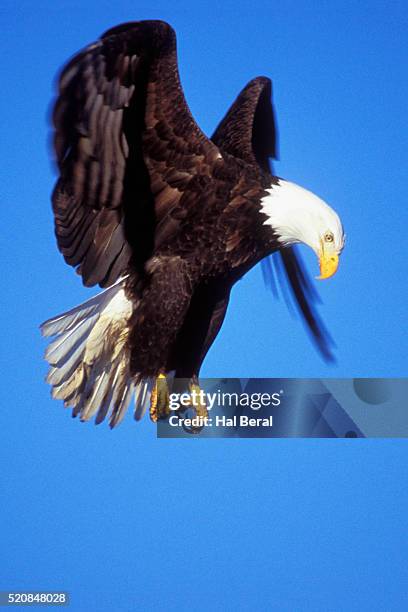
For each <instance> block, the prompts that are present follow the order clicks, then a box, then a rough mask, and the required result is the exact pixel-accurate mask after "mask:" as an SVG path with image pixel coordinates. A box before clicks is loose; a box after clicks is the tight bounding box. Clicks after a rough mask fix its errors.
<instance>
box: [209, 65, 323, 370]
mask: <svg viewBox="0 0 408 612" xmlns="http://www.w3.org/2000/svg"><path fill="white" fill-rule="evenodd" d="M271 92H272V87H271V81H270V80H269V79H268V78H266V77H258V78H256V79H253V80H252V81H250V83H248V85H247V86H246V87H245V88H244V89H243V90H242V92H241V93H240V94H239V96H238V97H237V99H236V100H235V102H234V103H233V105H232V106H231V108H230V109H229V111H228V112H227V114H226V115H225V117H224V119H223V120H222V121H221V123H220V124H219V126H218V127H217V129H216V130H215V132H214V134H213V136H212V140H213V142H214V143H215V144H216V145H217V146H218V147H219V148H220V150H221V151H227V152H228V153H231V154H232V155H235V157H239V158H241V159H243V160H245V161H247V162H248V163H257V164H258V166H259V168H260V170H261V175H262V178H263V181H265V183H266V186H269V185H268V184H267V183H269V184H270V182H271V180H273V177H272V175H271V174H270V172H271V167H270V159H271V158H276V157H277V127H276V121H275V114H274V109H273V106H272V101H271ZM261 266H262V271H263V274H264V278H265V282H266V284H267V285H268V286H269V287H270V288H271V289H272V291H273V292H274V294H275V295H276V296H277V295H278V292H277V286H276V285H277V283H279V285H280V287H281V289H282V292H283V294H284V295H285V297H286V296H287V295H288V293H289V296H290V297H291V298H292V300H293V301H294V303H295V305H296V308H297V310H298V312H299V313H300V314H301V317H302V319H303V321H304V322H305V324H306V326H307V329H308V331H309V332H310V334H311V337H312V338H313V340H314V342H315V345H316V346H317V348H318V349H319V351H320V353H321V355H322V356H323V357H324V359H326V360H327V361H331V360H333V355H332V352H331V346H333V341H332V339H331V337H330V335H329V333H328V331H327V329H326V328H325V326H324V324H323V322H322V320H321V319H320V317H319V315H318V312H317V310H316V307H315V305H316V303H317V302H318V301H319V299H318V296H317V293H316V291H315V289H314V287H313V284H312V282H311V280H310V278H309V277H308V275H307V272H306V270H305V268H304V266H303V263H302V260H301V257H300V255H299V254H298V253H297V252H296V249H295V248H294V247H288V248H285V249H282V250H281V251H278V252H277V253H275V254H274V255H272V256H270V257H266V258H265V259H264V260H263V261H262V262H261ZM274 269H275V272H276V274H274ZM287 288H288V289H289V292H288V291H287ZM286 301H287V303H288V305H289V304H290V302H289V300H288V299H287V300H286Z"/></svg>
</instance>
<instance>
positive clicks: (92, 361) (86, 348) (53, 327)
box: [41, 278, 153, 427]
mask: <svg viewBox="0 0 408 612" xmlns="http://www.w3.org/2000/svg"><path fill="white" fill-rule="evenodd" d="M124 281H125V279H123V278H122V279H119V281H117V282H116V283H115V284H114V285H112V286H111V287H109V288H108V289H106V290H105V291H103V292H102V293H100V294H99V295H97V296H95V297H93V298H92V299H90V300H88V301H87V302H84V303H83V304H81V305H79V306H77V307H76V308H73V309H72V310H70V311H68V312H66V313H64V314H61V315H58V316H57V317H54V318H53V319H49V320H48V321H46V322H45V323H43V324H42V325H41V331H42V333H43V335H44V336H55V339H54V340H53V342H52V343H51V344H50V345H49V346H48V348H47V350H46V353H45V358H46V359H47V361H48V362H49V364H50V365H51V366H52V367H51V369H50V371H49V373H48V376H47V382H49V383H50V384H51V385H52V387H53V388H52V396H53V397H54V398H56V399H62V400H64V404H65V406H70V407H72V408H73V416H77V415H79V416H80V419H81V420H82V421H88V420H89V419H91V418H92V417H93V416H94V415H95V414H96V418H95V422H96V423H101V422H102V421H103V420H104V419H105V417H106V416H107V415H110V419H109V424H110V426H111V427H114V426H115V425H118V424H119V423H120V422H121V421H122V419H123V417H124V415H125V413H126V410H127V408H128V406H129V404H130V401H131V399H132V396H133V395H134V394H135V396H136V401H135V418H136V419H139V418H141V416H143V414H144V412H145V410H146V406H147V404H148V401H149V398H150V392H151V389H152V386H153V381H151V380H150V379H149V380H144V381H141V382H140V383H138V384H135V383H134V382H133V380H132V378H131V376H130V372H129V349H128V347H127V339H128V334H129V327H128V323H129V319H130V317H131V315H132V312H133V309H134V304H133V303H132V301H131V300H129V299H128V298H127V296H126V294H125V290H124Z"/></svg>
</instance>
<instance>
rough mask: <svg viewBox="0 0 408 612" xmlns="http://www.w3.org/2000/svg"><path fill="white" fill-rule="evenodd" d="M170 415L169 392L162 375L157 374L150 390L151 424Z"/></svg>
mask: <svg viewBox="0 0 408 612" xmlns="http://www.w3.org/2000/svg"><path fill="white" fill-rule="evenodd" d="M169 414H170V406H169V390H168V387H167V381H166V377H165V375H164V374H159V375H158V377H157V378H156V383H155V385H154V387H153V389H152V394H151V398H150V418H151V420H152V421H153V423H157V421H158V420H159V419H167V417H168V416H169Z"/></svg>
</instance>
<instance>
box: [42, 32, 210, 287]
mask: <svg viewBox="0 0 408 612" xmlns="http://www.w3.org/2000/svg"><path fill="white" fill-rule="evenodd" d="M53 121H54V127H55V137H54V145H55V152H56V160H57V164H58V169H59V172H60V177H59V179H58V181H57V184H56V187H55V189H54V193H53V210H54V215H55V231H56V237H57V242H58V247H59V249H60V251H61V252H62V254H63V255H64V258H65V260H66V261H67V263H69V264H70V265H72V266H75V267H77V270H78V272H79V273H80V274H81V275H82V278H83V282H84V284H85V285H88V286H91V285H94V284H96V283H98V284H99V285H101V286H102V287H104V286H108V285H110V284H112V283H113V282H114V281H115V280H116V279H117V278H118V277H119V276H120V275H121V274H123V273H124V272H125V271H126V270H127V268H128V266H129V262H132V265H133V268H134V270H135V271H138V270H141V269H142V268H143V263H144V262H145V260H146V259H147V258H148V257H149V256H150V255H151V253H152V251H153V249H154V244H155V233H156V229H157V227H158V226H159V227H160V228H161V232H162V233H163V231H164V233H166V234H168V233H169V231H172V230H171V228H170V229H169V226H171V223H172V220H171V218H170V216H169V212H170V211H171V210H172V208H173V207H174V206H176V205H177V203H178V201H179V200H180V198H181V195H182V194H183V192H184V190H185V189H186V188H187V185H188V183H189V181H190V180H191V179H192V177H193V176H194V175H196V174H197V173H202V174H207V175H208V174H209V173H210V167H211V164H212V161H213V160H215V159H216V157H217V155H218V150H217V148H216V146H215V145H214V144H212V143H211V142H210V141H209V140H208V139H207V138H206V137H205V136H204V134H203V133H202V132H201V131H200V129H199V128H198V126H197V124H196V123H195V121H194V119H193V118H192V116H191V114H190V111H189V109H188V107H187V104H186V101H185V98H184V95H183V92H182V89H181V85H180V80H179V75H178V69H177V54H176V39H175V34H174V31H173V30H172V29H171V27H170V26H169V25H168V24H166V23H164V22H160V21H145V22H136V23H129V24H124V25H121V26H118V27H116V28H113V29H112V30H109V31H108V32H106V33H105V34H104V35H103V36H102V37H101V39H100V40H99V41H97V42H96V43H94V44H92V45H89V46H88V47H87V48H86V49H84V50H83V51H82V52H80V53H78V54H77V55H76V56H75V57H74V58H73V59H72V60H71V61H70V62H69V63H68V64H67V66H66V67H65V68H64V69H63V71H62V74H61V76H60V79H59V95H58V99H57V101H56V104H55V108H54V114H53ZM173 230H174V228H173Z"/></svg>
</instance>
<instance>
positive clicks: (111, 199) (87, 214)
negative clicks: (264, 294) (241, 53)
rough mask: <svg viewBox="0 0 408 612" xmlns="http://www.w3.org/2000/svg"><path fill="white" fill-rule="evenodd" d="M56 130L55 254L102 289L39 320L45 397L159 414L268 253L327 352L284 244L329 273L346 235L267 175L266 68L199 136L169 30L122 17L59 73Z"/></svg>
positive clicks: (105, 412) (306, 196) (91, 407)
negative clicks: (163, 396) (165, 386)
mask: <svg viewBox="0 0 408 612" xmlns="http://www.w3.org/2000/svg"><path fill="white" fill-rule="evenodd" d="M53 124H54V147H55V153H56V161H57V165H58V171H59V177H58V180H57V183H56V186H55V189H54V192H53V196H52V204H53V212H54V217H55V233H56V238H57V243H58V248H59V250H60V251H61V253H62V255H63V256H64V258H65V261H66V262H67V263H68V264H70V265H71V266H74V267H75V268H76V271H77V272H78V274H80V275H81V276H82V281H83V283H84V285H85V286H87V287H90V286H93V285H99V286H100V287H102V288H104V291H103V292H102V293H100V294H99V295H97V296H96V297H93V298H92V299H90V300H88V301H87V302H85V303H84V304H81V305H80V306H77V307H76V308H73V309H72V310H70V311H68V312H66V313H64V314H61V315H59V316H57V317H54V318H52V319H50V320H48V321H46V322H45V323H43V324H42V326H41V329H42V332H43V334H44V335H45V336H55V338H54V339H53V341H52V343H51V344H50V345H49V347H48V349H47V351H46V359H47V361H48V362H49V364H50V365H51V369H50V371H49V374H48V377H47V380H48V382H49V383H50V384H51V385H52V395H53V397H54V398H57V399H62V400H64V403H65V405H66V406H69V407H72V409H73V416H76V415H79V416H80V418H81V420H84V421H86V420H89V419H90V418H91V417H93V416H95V421H96V423H100V422H101V421H103V420H104V418H105V417H106V416H108V417H109V423H110V426H111V427H114V426H115V425H117V424H118V423H119V422H120V421H121V420H122V418H123V416H124V414H125V412H126V410H127V407H128V405H129V403H130V401H131V399H132V397H134V400H135V418H136V419H140V418H141V417H142V416H143V414H144V412H145V410H146V407H147V405H148V404H149V401H150V402H151V415H152V417H153V418H161V417H163V416H166V414H168V413H166V411H165V410H164V412H163V410H162V411H161V412H160V411H158V410H157V409H156V408H155V407H154V406H153V403H154V402H153V401H152V399H151V398H152V397H153V396H154V393H155V390H156V391H157V389H156V386H157V380H158V379H159V377H165V376H167V375H168V374H169V373H173V374H174V375H175V376H176V377H181V378H187V379H189V380H191V381H192V384H194V383H196V382H197V377H198V375H199V371H200V367H201V364H202V362H203V360H204V358H205V356H206V353H207V351H208V350H209V348H210V346H211V345H212V343H213V342H214V339H215V338H216V336H217V334H218V332H219V330H220V327H221V325H222V322H223V320H224V317H225V313H226V310H227V306H228V300H229V296H230V292H231V288H232V286H233V285H234V283H235V282H236V281H237V280H239V279H240V278H241V277H242V276H243V275H244V274H245V273H246V272H247V271H248V270H249V269H250V268H252V267H253V266H254V265H255V264H256V263H258V262H259V261H261V260H264V258H266V257H267V256H269V255H271V254H272V253H275V252H276V253H279V256H280V260H281V270H282V271H283V272H284V273H285V274H286V276H287V280H288V283H289V285H290V286H291V288H292V291H293V295H294V298H295V300H296V302H297V304H298V306H299V310H300V312H301V313H302V314H303V317H304V318H305V320H306V323H307V325H308V327H309V329H310V331H311V334H312V336H313V337H314V339H315V340H316V342H317V344H318V346H319V347H320V349H321V351H322V352H323V354H325V355H326V357H329V355H330V349H329V337H328V334H327V332H326V331H325V329H324V327H323V326H322V324H321V323H320V321H319V319H318V317H317V315H316V313H315V312H314V307H313V297H314V296H313V290H312V289H311V285H310V284H309V281H308V279H307V277H306V276H305V273H304V270H303V268H302V266H301V263H300V260H299V258H298V255H297V254H296V251H295V250H294V245H295V244H296V243H304V244H306V245H308V246H309V247H311V248H312V249H313V251H314V252H315V253H316V254H317V256H318V258H319V261H320V278H328V277H329V276H331V275H332V274H334V272H335V271H336V269H337V266H338V258H339V254H340V252H341V250H342V248H343V244H344V233H343V229H342V224H341V222H340V220H339V217H338V216H337V214H336V213H335V212H334V210H333V209H332V208H330V207H329V206H328V205H327V204H326V203H325V202H323V201H322V200H321V199H319V198H318V197H317V196H315V195H313V194H312V193H310V192H309V191H307V190H305V189H303V188H302V187H299V186H297V185H295V184H293V183H291V182H288V181H285V180H283V179H281V178H278V177H276V176H274V175H273V174H272V171H271V167H270V158H273V157H275V155H276V128H275V120H274V112H273V108H272V103H271V81H270V80H269V79H268V78H265V77H258V78H255V79H253V80H252V81H251V82H250V83H248V85H247V86H246V87H245V88H244V89H243V91H242V92H241V93H240V94H239V96H238V98H237V99H236V101H235V102H234V104H233V105H232V107H231V108H230V109H229V111H228V113H227V114H226V116H225V117H224V119H223V120H222V121H221V123H220V124H219V126H218V127H217V129H216V131H215V133H214V135H213V136H212V138H211V139H210V138H208V137H207V136H205V135H204V133H203V132H202V131H201V130H200V128H199V127H198V125H197V124H196V122H195V121H194V119H193V117H192V115H191V113H190V111H189V108H188V106H187V103H186V101H185V98H184V95H183V91H182V87H181V84H180V80H179V74H178V68H177V55H176V37H175V33H174V31H173V29H172V28H171V27H170V26H169V25H168V24H167V23H164V22H162V21H141V22H133V23H127V24H123V25H120V26H117V27H115V28H113V29H110V30H109V31H107V32H106V33H105V34H103V36H102V37H101V38H100V39H99V40H98V41H97V42H95V43H93V44H91V45H89V46H88V47H86V48H85V49H84V50H83V51H81V52H79V53H78V54H77V55H75V56H74V57H73V59H71V61H69V63H68V64H67V65H66V66H65V68H64V69H63V70H62V73H61V75H60V78H59V90H58V95H57V100H56V102H55V106H54V112H53ZM264 261H267V260H264ZM268 266H269V267H268ZM265 269H266V271H267V273H268V271H269V272H270V271H271V268H270V265H269V264H265ZM156 396H157V393H156Z"/></svg>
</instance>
